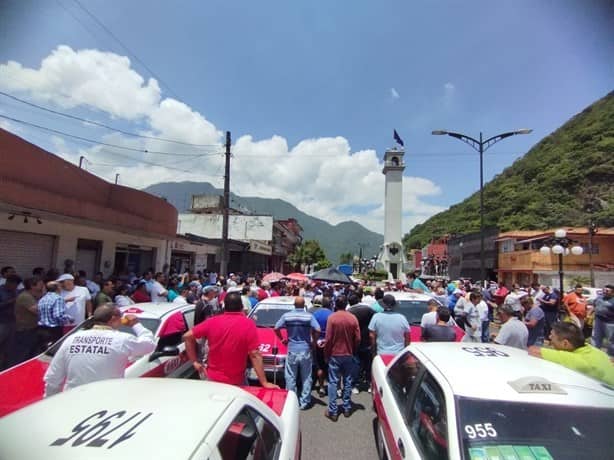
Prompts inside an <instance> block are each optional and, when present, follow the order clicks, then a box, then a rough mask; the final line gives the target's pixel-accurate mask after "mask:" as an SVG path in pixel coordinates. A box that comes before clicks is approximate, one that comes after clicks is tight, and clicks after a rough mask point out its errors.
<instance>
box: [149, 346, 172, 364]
mask: <svg viewBox="0 0 614 460" xmlns="http://www.w3.org/2000/svg"><path fill="white" fill-rule="evenodd" d="M178 355H179V348H178V347H173V346H166V347H163V348H162V350H156V351H154V352H153V353H152V354H151V355H149V361H150V362H151V361H155V360H156V359H158V358H161V357H162V356H178Z"/></svg>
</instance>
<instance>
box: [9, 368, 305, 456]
mask: <svg viewBox="0 0 614 460" xmlns="http://www.w3.org/2000/svg"><path fill="white" fill-rule="evenodd" d="M161 395H164V397H161ZM49 414H53V420H51V418H50V415H49ZM26 433H30V434H32V435H31V436H28V437H27V441H25V440H24V435H25V434H26ZM300 456H301V432H300V425H299V408H298V401H297V398H296V395H295V394H294V393H292V392H288V391H286V390H280V389H264V388H253V387H236V386H232V385H226V384H222V383H214V382H207V381H200V380H177V379H153V378H144V379H112V380H103V381H99V382H94V383H90V384H87V385H82V386H79V387H75V388H73V389H71V390H68V391H65V392H62V393H59V394H57V395H54V396H51V397H49V398H45V399H44V400H43V401H39V402H37V403H34V404H31V405H30V406H28V407H25V408H23V409H21V410H19V411H16V412H14V413H13V414H10V415H8V416H6V417H4V418H2V419H0V458H3V459H4V458H6V459H9V458H11V459H20V460H35V459H36V460H38V459H46V460H60V459H61V460H71V459H88V460H96V459H107V460H109V459H111V460H112V459H118V460H119V459H121V460H126V459H140V458H151V459H160V460H164V459H173V460H174V459H181V460H188V459H194V460H201V459H209V460H231V459H232V460H235V459H284V460H285V459H300Z"/></svg>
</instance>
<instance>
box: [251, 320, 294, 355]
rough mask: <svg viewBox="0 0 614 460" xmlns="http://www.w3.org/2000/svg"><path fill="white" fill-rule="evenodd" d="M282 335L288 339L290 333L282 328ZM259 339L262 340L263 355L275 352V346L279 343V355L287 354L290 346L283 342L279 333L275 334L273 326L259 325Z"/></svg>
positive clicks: (261, 350) (261, 349)
mask: <svg viewBox="0 0 614 460" xmlns="http://www.w3.org/2000/svg"><path fill="white" fill-rule="evenodd" d="M281 336H282V337H283V338H284V339H286V338H288V333H287V332H286V330H285V329H281ZM258 340H259V342H260V345H259V346H260V352H261V353H262V354H263V355H267V356H270V355H272V354H273V347H274V346H275V345H277V349H278V351H277V354H278V355H284V356H285V355H287V354H288V347H287V345H284V344H283V343H281V341H280V340H279V338H278V337H277V335H276V334H275V330H274V329H273V328H272V327H259V328H258Z"/></svg>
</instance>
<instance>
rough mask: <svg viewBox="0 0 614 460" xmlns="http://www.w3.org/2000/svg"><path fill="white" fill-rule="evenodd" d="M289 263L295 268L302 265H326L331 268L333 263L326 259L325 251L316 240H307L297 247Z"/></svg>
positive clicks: (290, 256)
mask: <svg viewBox="0 0 614 460" xmlns="http://www.w3.org/2000/svg"><path fill="white" fill-rule="evenodd" d="M288 262H289V263H290V264H292V265H294V267H297V266H301V265H318V266H321V265H324V264H326V265H325V267H330V265H331V263H330V262H329V261H328V259H327V258H326V254H325V253H324V250H323V249H322V248H321V247H320V243H319V242H318V241H316V240H307V241H305V242H303V244H300V245H298V246H297V247H296V249H295V250H294V252H293V253H292V254H290V255H289V256H288Z"/></svg>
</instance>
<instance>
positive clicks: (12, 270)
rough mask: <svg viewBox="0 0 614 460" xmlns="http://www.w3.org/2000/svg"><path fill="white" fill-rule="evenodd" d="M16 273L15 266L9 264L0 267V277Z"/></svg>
mask: <svg viewBox="0 0 614 460" xmlns="http://www.w3.org/2000/svg"><path fill="white" fill-rule="evenodd" d="M16 274H17V272H16V271H15V267H11V266H10V265H7V266H6V267H2V268H0V275H1V276H2V278H6V277H7V276H9V275H16Z"/></svg>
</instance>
